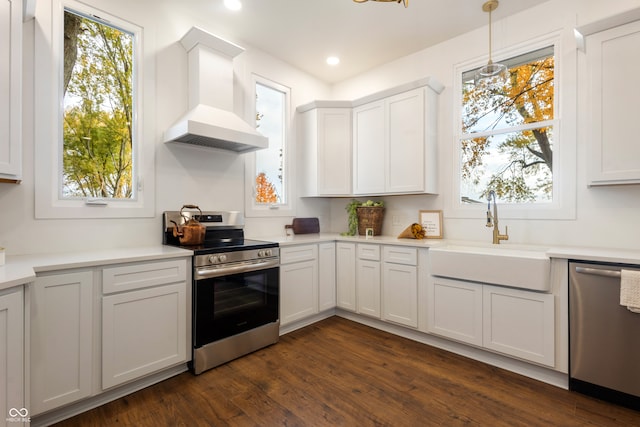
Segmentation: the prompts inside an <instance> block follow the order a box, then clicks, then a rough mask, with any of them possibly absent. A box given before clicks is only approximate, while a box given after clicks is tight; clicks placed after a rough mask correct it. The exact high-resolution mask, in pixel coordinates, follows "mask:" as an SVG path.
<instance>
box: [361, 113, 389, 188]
mask: <svg viewBox="0 0 640 427" xmlns="http://www.w3.org/2000/svg"><path fill="white" fill-rule="evenodd" d="M353 148H354V149H353V193H354V194H378V193H384V191H385V175H386V171H385V163H386V161H385V158H384V156H385V110H384V101H377V102H372V103H370V104H365V105H362V106H360V107H357V108H355V109H354V110H353Z"/></svg>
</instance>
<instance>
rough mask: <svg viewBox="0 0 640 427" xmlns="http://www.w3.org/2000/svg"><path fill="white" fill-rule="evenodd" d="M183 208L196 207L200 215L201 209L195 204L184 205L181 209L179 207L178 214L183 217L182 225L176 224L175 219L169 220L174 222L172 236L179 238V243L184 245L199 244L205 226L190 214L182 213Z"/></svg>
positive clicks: (202, 237) (201, 240) (202, 239)
mask: <svg viewBox="0 0 640 427" xmlns="http://www.w3.org/2000/svg"><path fill="white" fill-rule="evenodd" d="M185 209H198V211H200V216H202V210H200V208H199V207H198V206H196V205H184V206H182V209H180V215H181V216H182V218H184V221H185V222H184V224H183V225H182V226H180V225H178V224H177V223H176V222H175V221H173V220H172V221H171V222H172V223H173V224H174V227H173V237H177V238H178V239H179V240H180V244H181V245H184V246H195V245H201V244H202V242H204V234H205V231H206V227H205V226H204V225H202V224H200V222H198V220H197V219H195V218H193V217H192V216H187V215H186V214H184V213H182V211H183V210H185Z"/></svg>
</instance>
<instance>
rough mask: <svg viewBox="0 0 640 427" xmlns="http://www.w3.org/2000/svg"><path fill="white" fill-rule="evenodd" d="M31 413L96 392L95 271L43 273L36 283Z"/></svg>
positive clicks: (32, 305) (32, 309)
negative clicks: (94, 347)
mask: <svg viewBox="0 0 640 427" xmlns="http://www.w3.org/2000/svg"><path fill="white" fill-rule="evenodd" d="M31 286H32V288H31V289H32V290H33V292H32V293H31V296H32V297H31V310H30V317H31V329H30V331H31V351H30V355H31V356H30V358H31V360H30V366H31V408H29V409H30V415H36V414H39V413H41V412H44V411H48V410H50V409H54V408H57V407H60V406H62V405H66V404H68V403H71V402H75V401H77V400H79V399H82V398H85V397H88V396H90V395H91V394H92V384H93V377H92V367H93V361H94V353H93V325H94V316H93V313H94V310H93V304H94V284H93V272H92V271H80V272H74V273H63V274H54V275H47V276H39V277H37V278H36V280H35V282H34V283H33V284H32V285H31Z"/></svg>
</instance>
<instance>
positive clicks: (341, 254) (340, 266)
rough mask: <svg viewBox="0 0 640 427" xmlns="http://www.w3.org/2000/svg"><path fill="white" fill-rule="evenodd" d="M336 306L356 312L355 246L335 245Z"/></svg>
mask: <svg viewBox="0 0 640 427" xmlns="http://www.w3.org/2000/svg"><path fill="white" fill-rule="evenodd" d="M336 306H337V307H338V308H341V309H343V310H348V311H354V312H355V311H356V309H357V300H356V244H355V243H346V242H337V243H336Z"/></svg>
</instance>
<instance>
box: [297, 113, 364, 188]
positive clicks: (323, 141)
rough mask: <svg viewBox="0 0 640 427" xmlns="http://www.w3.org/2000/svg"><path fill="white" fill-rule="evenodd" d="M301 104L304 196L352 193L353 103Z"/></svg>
mask: <svg viewBox="0 0 640 427" xmlns="http://www.w3.org/2000/svg"><path fill="white" fill-rule="evenodd" d="M315 104H316V103H313V104H312V105H311V106H308V107H307V108H301V107H299V108H298V111H300V112H301V114H300V123H301V125H300V129H301V137H300V141H302V144H301V146H300V152H301V155H300V159H301V165H302V167H301V168H300V170H301V172H302V174H301V178H302V180H301V181H302V183H301V194H302V195H303V196H345V195H349V194H351V175H352V173H351V170H352V169H351V167H352V166H351V151H352V149H351V134H352V130H351V115H352V112H351V107H350V106H349V107H347V106H343V107H340V108H334V107H317V106H316V105H315Z"/></svg>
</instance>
